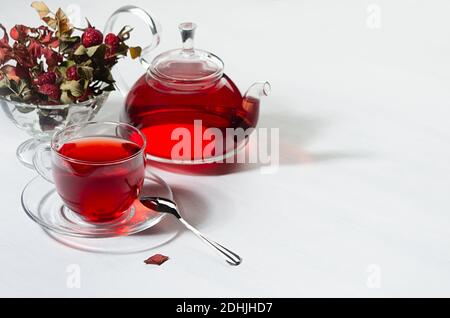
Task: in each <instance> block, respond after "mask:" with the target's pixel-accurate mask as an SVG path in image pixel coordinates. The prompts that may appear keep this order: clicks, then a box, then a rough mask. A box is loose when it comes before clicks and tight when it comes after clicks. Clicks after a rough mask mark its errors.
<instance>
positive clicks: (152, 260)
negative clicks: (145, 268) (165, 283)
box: [144, 254, 169, 266]
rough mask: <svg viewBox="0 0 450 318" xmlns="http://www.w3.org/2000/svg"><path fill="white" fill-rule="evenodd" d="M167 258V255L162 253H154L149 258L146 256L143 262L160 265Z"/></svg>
mask: <svg viewBox="0 0 450 318" xmlns="http://www.w3.org/2000/svg"><path fill="white" fill-rule="evenodd" d="M168 259H169V257H167V256H165V255H162V254H155V255H153V256H150V257H149V258H147V259H146V260H145V261H144V263H145V264H150V265H158V266H159V265H161V264H163V263H164V262H165V261H167V260H168Z"/></svg>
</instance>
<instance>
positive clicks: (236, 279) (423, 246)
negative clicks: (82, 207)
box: [0, 0, 450, 297]
mask: <svg viewBox="0 0 450 318" xmlns="http://www.w3.org/2000/svg"><path fill="white" fill-rule="evenodd" d="M75 2H76V4H78V5H79V6H80V7H81V10H82V12H81V13H82V15H83V16H88V17H89V19H90V20H91V21H92V22H93V23H94V24H95V25H97V27H99V28H101V27H102V26H103V24H104V23H105V21H106V18H107V17H108V15H109V14H110V13H112V11H113V10H114V9H115V8H117V7H119V6H121V5H123V4H126V2H125V1H116V0H109V1H47V3H48V4H49V6H50V7H52V8H55V7H57V6H58V5H61V6H62V7H63V8H66V7H67V6H68V5H70V4H73V3H75ZM29 3H30V1H7V2H6V1H2V4H1V11H0V21H1V22H2V23H3V24H5V25H6V26H7V27H8V29H9V28H10V27H11V26H12V25H13V24H16V23H24V24H32V25H37V24H39V21H38V18H37V15H36V13H35V12H34V11H33V9H31V8H30V7H29ZM371 3H374V4H377V5H378V6H379V8H380V9H381V25H380V28H375V29H374V28H371V27H370V26H371V24H367V19H368V11H367V9H368V6H369V4H371ZM133 4H136V5H139V6H142V7H144V8H145V9H147V10H149V11H151V12H152V13H153V14H154V15H155V16H156V17H157V18H158V19H159V21H160V22H161V24H162V26H163V37H162V43H161V45H160V47H158V48H157V52H158V53H159V52H162V51H163V50H167V49H170V48H174V47H179V43H180V42H179V41H180V37H179V35H178V34H177V32H178V31H177V24H178V23H179V22H183V21H189V20H190V21H194V22H196V23H197V24H198V25H199V28H198V31H197V37H196V45H197V46H198V47H201V48H204V49H207V50H210V51H212V52H215V53H216V54H217V55H219V56H220V57H221V58H222V59H223V60H224V61H225V65H226V68H225V71H226V73H227V74H228V75H230V77H231V78H232V79H233V80H234V81H235V82H236V83H237V85H238V86H239V87H240V88H241V89H242V91H244V90H245V89H246V87H247V86H249V85H250V84H251V83H252V82H253V81H256V80H268V81H270V82H271V84H272V87H273V94H272V95H271V96H270V97H269V98H267V99H265V100H264V101H263V104H262V109H261V120H260V127H269V128H270V127H272V128H280V137H281V148H280V156H281V165H280V167H279V170H278V171H277V172H276V173H274V174H269V175H265V174H262V173H261V172H260V170H259V168H258V167H254V166H247V167H244V169H242V171H240V172H236V173H232V174H227V175H219V176H192V175H182V174H174V173H168V172H160V171H158V173H159V174H160V175H161V176H162V177H164V178H166V180H167V181H168V182H169V183H170V184H171V185H172V186H174V187H175V192H176V194H177V198H178V200H179V201H180V203H181V204H182V205H183V208H184V209H185V210H186V214H187V216H188V217H189V218H190V219H191V220H192V221H193V223H195V224H196V225H197V226H198V228H199V229H200V230H202V231H204V232H205V233H208V234H210V235H211V237H213V238H215V239H217V240H218V241H220V242H223V243H226V245H228V246H230V247H231V248H232V249H235V250H236V251H238V252H239V253H240V254H241V255H242V256H243V258H244V263H243V264H242V265H241V266H239V267H237V268H232V267H230V266H228V265H225V264H223V262H222V260H221V259H220V258H217V257H216V256H215V254H213V253H212V252H211V251H210V250H208V248H207V247H206V246H204V245H203V244H202V243H201V242H200V241H198V240H197V238H196V237H194V236H193V235H192V234H191V233H189V232H184V231H183V230H182V229H181V227H179V226H178V225H177V224H176V221H174V220H172V221H169V220H167V221H168V222H165V224H163V227H164V229H163V231H169V232H170V231H175V232H176V231H180V233H179V235H178V236H177V237H176V238H175V239H173V240H171V241H170V242H169V243H168V244H165V245H163V246H160V247H158V248H157V249H155V250H150V251H147V252H143V253H138V254H128V255H108V254H96V253H88V252H83V251H79V250H75V249H72V248H69V247H67V246H64V245H61V244H59V243H57V242H55V241H54V240H52V239H50V238H49V237H48V236H47V235H45V233H44V232H43V231H42V230H41V229H40V228H39V226H38V225H36V224H35V223H33V222H32V221H31V220H30V219H28V217H27V216H26V215H25V213H24V212H23V211H22V210H21V206H20V192H21V190H22V188H23V187H24V186H25V185H26V183H27V182H28V181H29V180H30V179H31V178H32V177H34V176H35V172H34V171H32V170H28V169H26V168H24V167H23V166H21V165H20V164H19V162H18V161H17V160H16V158H15V149H16V147H17V145H18V144H19V143H20V142H22V141H23V140H25V139H26V138H27V137H26V135H25V134H24V133H23V132H21V131H19V130H18V129H17V128H16V127H15V126H13V124H12V123H11V122H9V121H8V120H7V118H6V117H5V116H1V117H0V144H1V147H0V155H1V165H0V176H1V178H0V193H1V196H0V197H1V200H2V209H1V212H0V213H1V218H0V220H1V221H0V295H1V296H63V297H65V296H68V297H81V296H154V297H169V296H174V297H176V296H181V297H189V296H192V297H194V296H200V297H201V296H208V297H228V296H230V297H231V296H233V297H244V296H248V297H252V296H374V297H379V296H450V238H449V236H450V193H449V189H450V168H449V159H450V149H449V141H450V125H449V119H450V109H449V104H450V89H449V86H450V72H449V71H450V65H449V61H450V20H449V18H448V17H449V14H450V2H449V1H447V0H432V1H425V0H422V1H419V0H409V1H406V0H404V1H402V0H389V1H388V0H383V1H382V0H373V1H364V0H341V1H332V0H328V1H326V0H321V1H312V0H310V1H306V0H305V1H294V0H292V1H289V0H278V1H269V0H264V1H263V0H259V1H256V0H255V1H192V0H191V1H181V0H180V1H156V0H154V1H138V0H136V1H133ZM128 23H130V22H128ZM137 32H138V31H137ZM137 34H138V33H137ZM140 40H144V39H143V38H140ZM137 42H140V41H137ZM139 72H141V73H142V71H140V70H139V69H138V67H137V66H136V68H135V69H134V68H133V67H130V68H129V73H127V76H128V77H129V78H130V81H133V80H134V79H136V78H137V76H138V75H139ZM122 102H123V100H122V98H121V96H120V95H119V94H115V95H114V96H113V97H112V98H111V100H110V102H109V103H108V104H107V105H106V106H105V108H104V109H103V110H102V113H101V114H100V116H99V119H114V118H117V114H118V111H119V109H120V108H121V107H122ZM149 235H151V233H150V234H149ZM144 238H145V237H144ZM141 239H142V237H141ZM156 252H159V253H163V254H166V255H169V256H170V257H171V259H170V261H168V262H167V263H165V264H164V265H163V266H161V267H156V266H149V265H144V264H143V262H142V261H143V260H144V259H145V258H147V257H148V256H150V255H152V254H153V253H156ZM71 264H77V265H79V268H80V270H81V288H79V289H77V288H68V287H67V285H66V281H67V277H68V274H67V272H66V270H67V267H68V266H69V265H71ZM372 265H373V266H372ZM374 275H375V276H374ZM374 278H375V284H374V283H373V282H374ZM377 282H378V283H379V284H377ZM370 287H380V288H370Z"/></svg>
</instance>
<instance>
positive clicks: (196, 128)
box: [122, 75, 259, 160]
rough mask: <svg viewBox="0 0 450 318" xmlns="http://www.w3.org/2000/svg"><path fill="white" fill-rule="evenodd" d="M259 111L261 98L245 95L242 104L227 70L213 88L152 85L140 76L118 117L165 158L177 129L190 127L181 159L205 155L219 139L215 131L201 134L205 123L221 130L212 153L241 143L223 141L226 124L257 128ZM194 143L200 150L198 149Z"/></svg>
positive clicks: (151, 151) (170, 156)
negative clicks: (187, 147)
mask: <svg viewBox="0 0 450 318" xmlns="http://www.w3.org/2000/svg"><path fill="white" fill-rule="evenodd" d="M244 107H245V108H244ZM258 113H259V99H247V100H246V102H245V103H243V99H242V95H241V93H240V92H239V90H238V88H237V87H236V86H235V85H234V83H233V82H232V81H231V80H230V79H229V78H228V77H227V76H226V75H224V76H223V77H222V78H221V79H220V80H219V81H217V83H216V84H215V85H214V86H212V87H209V88H206V89H202V90H195V91H189V92H177V91H174V90H173V89H171V88H168V87H162V86H161V85H159V86H156V85H152V83H149V79H148V78H147V77H146V76H143V77H142V78H141V79H140V80H139V81H138V82H137V83H136V84H135V86H134V87H133V89H132V91H131V93H130V94H129V95H128V98H127V100H126V105H125V112H124V113H123V114H122V120H123V121H125V122H128V123H130V124H132V125H133V126H135V127H137V128H139V129H140V130H141V131H142V133H144V134H145V135H146V138H147V149H146V152H147V153H148V154H150V155H151V156H154V157H159V158H165V159H174V158H173V154H172V151H173V150H174V149H175V147H176V144H177V143H180V136H179V135H177V131H180V129H185V131H186V132H189V136H190V140H189V142H190V147H191V149H190V151H189V153H188V154H182V156H181V158H183V159H184V160H199V159H206V158H204V157H207V156H208V155H206V154H205V153H204V151H203V150H205V147H207V146H208V145H209V147H212V144H214V143H217V142H218V141H217V140H215V138H216V137H217V136H214V137H213V138H211V139H212V140H209V139H208V137H207V136H206V134H204V133H205V131H206V130H207V129H208V128H215V129H218V130H220V132H221V136H222V140H220V143H217V147H214V146H213V147H212V148H213V151H212V155H214V156H221V155H224V154H226V153H228V152H230V151H232V150H233V149H234V148H236V147H237V146H238V143H239V142H243V141H234V142H229V141H228V142H227V132H226V129H227V128H233V129H237V128H242V129H243V130H246V129H248V128H250V127H255V126H256V123H257V119H258ZM199 134H200V135H201V136H198V135H199ZM218 138H220V137H218ZM228 139H229V138H228ZM196 145H197V147H200V149H201V151H196V149H195V147H196ZM210 154H211V153H210ZM177 155H180V154H177Z"/></svg>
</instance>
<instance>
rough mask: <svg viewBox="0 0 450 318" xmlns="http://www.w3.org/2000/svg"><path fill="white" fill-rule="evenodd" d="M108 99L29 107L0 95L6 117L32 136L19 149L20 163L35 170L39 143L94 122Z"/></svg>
mask: <svg viewBox="0 0 450 318" xmlns="http://www.w3.org/2000/svg"><path fill="white" fill-rule="evenodd" d="M108 96H109V92H104V93H103V94H101V95H98V96H95V97H93V98H91V99H89V100H87V101H85V102H81V103H76V104H66V105H34V104H26V103H21V102H15V101H12V100H9V99H7V98H5V97H3V96H0V105H1V108H2V109H3V111H4V113H5V114H6V116H7V117H8V118H9V119H11V121H12V122H13V123H14V124H15V125H16V126H17V127H19V128H20V129H22V130H25V131H26V132H27V133H28V134H29V135H30V136H32V138H31V139H28V140H27V141H25V142H23V143H22V144H20V145H19V147H18V148H17V151H16V155H17V158H18V159H19V161H20V162H21V163H22V164H23V165H25V166H26V167H28V168H32V169H34V167H33V156H34V153H35V150H36V148H37V146H38V145H39V144H41V143H43V142H48V141H49V140H50V139H51V137H52V135H53V133H54V132H55V131H56V130H59V129H61V128H64V127H65V126H68V125H73V124H77V123H81V122H86V121H90V120H92V119H93V118H94V116H95V115H96V114H97V113H98V111H99V110H100V109H101V108H102V106H103V105H104V104H105V102H106V100H107V99H108Z"/></svg>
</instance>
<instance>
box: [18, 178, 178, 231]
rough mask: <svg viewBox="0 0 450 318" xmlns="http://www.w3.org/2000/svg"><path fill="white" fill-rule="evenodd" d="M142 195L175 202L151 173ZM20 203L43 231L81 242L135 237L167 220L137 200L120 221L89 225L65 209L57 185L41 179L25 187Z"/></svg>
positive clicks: (163, 185)
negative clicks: (82, 239) (75, 238)
mask: <svg viewBox="0 0 450 318" xmlns="http://www.w3.org/2000/svg"><path fill="white" fill-rule="evenodd" d="M142 195H151V196H160V197H164V198H168V199H171V200H173V194H172V190H171V189H170V187H169V186H168V185H167V183H166V182H164V180H162V179H161V178H160V177H158V176H157V175H155V174H153V173H148V172H147V175H146V177H145V182H144V186H143V188H142ZM21 200H22V207H23V209H24V210H25V212H26V214H27V215H28V216H29V217H30V218H31V219H32V220H33V221H35V222H36V223H37V224H39V225H40V226H41V227H42V228H44V230H46V231H50V232H54V233H56V234H60V235H65V236H70V237H79V238H110V237H118V236H127V235H132V234H136V233H139V232H142V231H144V230H146V229H148V228H150V227H152V226H154V225H156V224H158V223H159V222H160V221H161V220H162V218H163V217H165V216H166V215H165V214H160V213H158V212H156V211H152V210H150V209H148V208H147V207H144V206H143V205H142V204H141V203H140V202H139V201H138V200H136V201H135V202H134V203H133V205H132V207H131V208H130V209H129V210H128V211H127V212H126V213H125V214H124V215H123V216H122V217H120V218H119V219H117V220H114V221H112V222H109V223H107V224H95V223H90V222H87V221H85V220H83V219H82V218H81V217H80V216H78V215H77V214H76V213H74V212H72V211H70V210H69V209H68V208H67V207H65V206H64V204H63V202H62V200H61V198H60V197H59V195H58V193H57V192H56V189H55V185H54V184H52V183H49V182H47V181H46V180H44V179H43V178H41V177H40V176H38V177H35V178H34V179H32V180H31V181H30V182H29V183H28V184H27V185H26V186H25V188H24V190H23V191H22V196H21Z"/></svg>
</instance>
